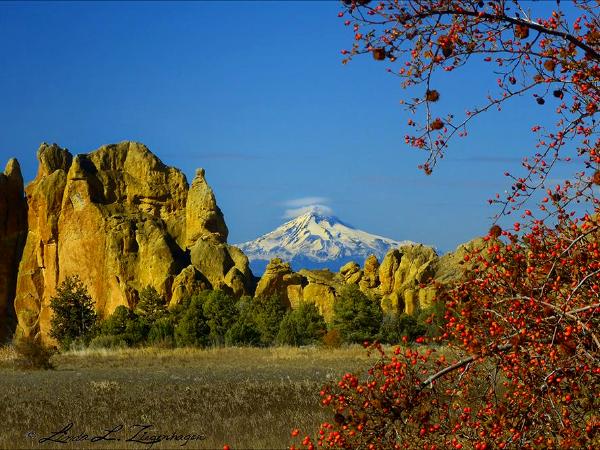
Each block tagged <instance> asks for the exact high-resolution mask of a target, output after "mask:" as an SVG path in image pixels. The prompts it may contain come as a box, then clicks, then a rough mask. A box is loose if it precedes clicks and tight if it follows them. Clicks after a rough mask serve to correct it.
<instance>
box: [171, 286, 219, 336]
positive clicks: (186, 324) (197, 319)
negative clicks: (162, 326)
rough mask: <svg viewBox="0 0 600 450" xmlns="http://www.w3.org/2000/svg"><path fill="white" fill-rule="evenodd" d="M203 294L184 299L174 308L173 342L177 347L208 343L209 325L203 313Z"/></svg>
mask: <svg viewBox="0 0 600 450" xmlns="http://www.w3.org/2000/svg"><path fill="white" fill-rule="evenodd" d="M203 302H204V298H203V295H196V296H193V297H190V298H187V299H184V300H183V301H182V303H181V304H180V305H178V307H177V308H176V309H175V310H174V314H175V319H176V321H177V324H176V325H175V331H174V334H175V344H176V345H177V346H178V347H204V346H206V345H208V344H209V343H210V341H209V338H208V335H209V333H210V327H209V326H208V323H207V318H206V316H205V315H204V309H203V307H202V306H203V305H202V304H203Z"/></svg>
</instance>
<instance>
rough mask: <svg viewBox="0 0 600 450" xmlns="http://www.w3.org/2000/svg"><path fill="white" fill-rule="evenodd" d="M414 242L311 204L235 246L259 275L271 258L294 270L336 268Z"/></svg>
mask: <svg viewBox="0 0 600 450" xmlns="http://www.w3.org/2000/svg"><path fill="white" fill-rule="evenodd" d="M413 244H414V242H411V241H396V240H394V239H390V238H386V237H383V236H378V235H375V234H370V233H367V232H366V231H362V230H358V229H356V228H354V227H352V226H350V225H348V224H346V223H344V222H342V221H341V220H340V219H339V218H337V217H335V216H333V215H331V214H330V213H329V212H328V211H324V210H323V209H321V208H318V207H314V208H311V209H310V210H308V211H306V212H304V213H303V214H301V215H299V216H297V217H295V218H293V219H291V220H289V221H288V222H286V223H284V224H283V225H281V226H280V227H278V228H276V229H275V230H273V231H271V232H269V233H267V234H265V235H263V236H261V237H259V238H257V239H255V240H253V241H249V242H244V243H242V244H238V247H239V248H241V249H242V250H243V251H244V253H246V255H247V256H248V258H249V260H250V266H251V268H252V271H253V272H254V273H255V274H258V273H262V272H263V271H264V268H265V267H266V264H267V263H268V261H269V260H271V259H272V258H281V259H282V260H284V261H287V262H290V263H291V264H292V266H294V268H295V269H300V268H307V269H318V268H329V269H331V270H334V271H337V270H339V268H340V267H341V266H342V265H344V264H346V263H347V262H349V261H355V262H358V263H361V264H362V263H363V262H364V260H365V259H366V258H367V257H368V256H369V255H371V254H373V255H375V256H376V257H377V258H379V259H380V260H381V259H382V258H383V256H385V254H386V253H387V252H388V250H389V249H390V248H394V247H398V246H400V245H413Z"/></svg>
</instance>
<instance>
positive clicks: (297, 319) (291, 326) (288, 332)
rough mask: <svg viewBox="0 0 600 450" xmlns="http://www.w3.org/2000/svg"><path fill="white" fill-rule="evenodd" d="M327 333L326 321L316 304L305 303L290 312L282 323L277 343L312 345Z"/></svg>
mask: <svg viewBox="0 0 600 450" xmlns="http://www.w3.org/2000/svg"><path fill="white" fill-rule="evenodd" d="M325 333H327V325H326V324H325V319H324V318H323V316H322V315H321V313H320V312H319V310H318V308H317V306H316V305H315V304H314V303H309V302H304V303H301V304H300V306H298V308H296V309H294V310H292V311H288V313H287V314H286V315H285V316H284V318H283V320H282V321H281V325H280V327H279V332H278V333H277V342H278V343H279V344H284V345H295V346H299V345H311V344H316V343H317V342H319V341H321V340H322V338H323V336H324V335H325Z"/></svg>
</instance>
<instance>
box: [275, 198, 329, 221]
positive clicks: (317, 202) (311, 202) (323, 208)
mask: <svg viewBox="0 0 600 450" xmlns="http://www.w3.org/2000/svg"><path fill="white" fill-rule="evenodd" d="M328 202H329V199H328V198H326V197H302V198H295V199H291V200H286V201H285V202H283V203H282V204H283V206H287V207H288V208H287V209H286V210H285V211H284V213H283V217H284V218H285V219H293V218H294V217H298V216H301V215H302V214H306V213H307V212H311V211H314V212H317V213H319V214H323V215H331V214H333V209H332V208H331V207H330V206H328V205H326V203H328Z"/></svg>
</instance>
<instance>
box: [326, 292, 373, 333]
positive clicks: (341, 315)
mask: <svg viewBox="0 0 600 450" xmlns="http://www.w3.org/2000/svg"><path fill="white" fill-rule="evenodd" d="M333 313H334V314H333V328H335V329H337V330H338V331H339V332H340V335H341V337H342V339H343V340H344V341H345V342H359V343H361V342H364V341H372V340H375V339H377V338H378V337H379V336H378V333H379V328H380V326H381V322H382V319H383V312H382V310H381V305H380V304H379V301H377V300H372V299H370V298H369V297H367V296H366V295H365V294H364V293H363V292H361V291H360V290H359V288H358V286H356V285H354V284H351V285H347V286H344V287H343V288H342V289H341V290H340V294H339V296H338V297H337V298H336V299H335V301H334V303H333Z"/></svg>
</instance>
